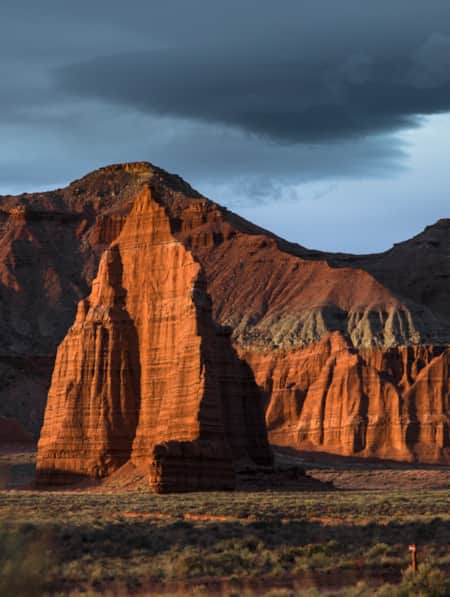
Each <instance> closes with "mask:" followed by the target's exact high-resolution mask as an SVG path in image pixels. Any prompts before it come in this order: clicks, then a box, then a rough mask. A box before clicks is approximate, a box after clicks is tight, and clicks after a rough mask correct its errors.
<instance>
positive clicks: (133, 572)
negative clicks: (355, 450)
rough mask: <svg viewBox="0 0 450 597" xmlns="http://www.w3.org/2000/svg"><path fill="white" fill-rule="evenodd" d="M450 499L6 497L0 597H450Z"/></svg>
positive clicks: (424, 495)
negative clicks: (415, 567)
mask: <svg viewBox="0 0 450 597" xmlns="http://www.w3.org/2000/svg"><path fill="white" fill-rule="evenodd" d="M449 496H450V493H449V491H448V490H442V491H439V490H434V491H422V492H421V493H412V492H395V491H385V492H374V491H372V492H341V491H338V492H330V493H301V492H296V493H287V492H286V493H284V492H276V493H275V492H274V493H271V492H260V493H207V494H187V495H168V496H167V495H166V496H155V495H150V494H148V493H116V494H101V493H86V492H85V493H81V492H80V493H77V492H32V491H2V492H0V594H1V595H30V596H31V595H44V594H51V595H54V594H60V595H70V594H74V595H77V594H85V595H91V594H98V593H102V594H106V595H127V594H130V593H136V594H141V595H146V594H147V595H150V594H151V595H158V594H161V595H163V594H164V595H186V594H188V595H236V596H237V595H244V596H245V595H270V596H271V597H285V596H286V597H287V596H291V595H315V594H318V593H323V592H329V593H330V592H331V594H335V595H374V594H380V595H398V596H403V595H404V596H406V595H450V586H449V585H448V584H447V580H446V576H448V575H449V573H450V552H449V541H450V508H449ZM410 543H416V544H417V546H418V554H419V563H423V566H422V567H421V568H420V571H419V574H418V575H416V576H415V577H412V576H411V574H410V573H407V574H406V575H404V576H403V580H402V571H404V570H405V569H406V568H407V567H408V564H409V553H408V545H409V544H410ZM400 582H401V584H398V583H400ZM358 583H359V584H358ZM392 585H395V588H394V586H392Z"/></svg>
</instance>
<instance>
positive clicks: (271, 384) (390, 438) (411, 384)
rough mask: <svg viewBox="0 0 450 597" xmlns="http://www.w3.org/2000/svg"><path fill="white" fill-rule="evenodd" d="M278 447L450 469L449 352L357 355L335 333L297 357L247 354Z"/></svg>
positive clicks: (427, 349)
mask: <svg viewBox="0 0 450 597" xmlns="http://www.w3.org/2000/svg"><path fill="white" fill-rule="evenodd" d="M241 356H243V357H244V358H246V359H247V360H248V362H249V364H250V366H251V368H252V370H253V371H254V373H255V378H256V381H257V383H258V384H259V385H260V387H261V388H262V389H263V390H264V392H265V395H266V404H267V410H266V421H267V427H268V432H269V438H270V442H271V443H272V444H273V445H278V446H285V447H291V448H296V449H298V450H302V451H319V452H328V453H331V454H340V455H344V456H360V457H371V458H383V459H392V460H407V461H416V460H418V461H420V462H430V463H431V462H434V463H437V462H440V463H448V462H450V416H449V415H450V377H449V364H450V349H449V348H448V347H433V346H424V345H421V346H401V347H397V348H392V349H388V350H383V349H374V350H359V351H358V350H356V349H355V348H354V347H352V345H351V343H350V342H349V341H348V340H346V339H345V338H344V337H343V336H342V335H341V334H340V333H338V332H335V333H333V334H331V335H328V336H326V337H324V338H323V339H322V341H321V342H319V343H317V344H313V345H311V346H308V347H306V348H303V349H299V350H296V351H275V352H267V353H265V354H264V353H260V352H255V351H248V352H245V353H244V352H243V353H242V354H241Z"/></svg>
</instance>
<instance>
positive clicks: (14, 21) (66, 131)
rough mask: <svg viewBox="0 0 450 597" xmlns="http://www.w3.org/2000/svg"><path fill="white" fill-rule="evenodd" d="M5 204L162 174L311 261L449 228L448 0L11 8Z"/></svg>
mask: <svg viewBox="0 0 450 597" xmlns="http://www.w3.org/2000/svg"><path fill="white" fill-rule="evenodd" d="M0 76H1V86H0V136H1V137H0V138H1V144H0V193H2V194H6V193H19V192H23V191H36V190H45V189H50V188H56V187H60V186H65V185H66V184H67V183H68V182H70V181H71V180H74V179H76V178H79V177H80V176H82V175H84V174H86V173H88V172H90V171H92V170H94V169H96V168H98V167H101V166H105V165H107V164H110V163H117V162H127V161H150V162H152V163H154V164H156V165H158V166H160V167H162V168H165V169H166V170H169V171H170V172H175V173H177V174H179V175H181V176H183V178H185V179H186V180H187V181H188V182H190V184H192V186H194V187H195V188H196V189H197V190H199V191H200V192H202V193H203V194H205V195H206V196H208V197H210V198H211V199H214V200H215V201H217V202H219V203H221V204H223V205H226V206H228V207H230V208H231V209H233V210H234V211H236V212H237V213H239V214H241V215H243V216H244V217H246V218H247V219H249V220H252V221H254V222H255V223H257V224H260V225H262V226H264V227H266V228H268V229H270V230H272V231H274V232H275V233H277V234H279V235H280V236H283V237H285V238H287V239H288V240H291V241H294V242H298V243H300V244H302V245H304V246H308V247H310V248H316V249H323V250H331V251H346V252H357V253H364V252H373V251H382V250H386V249H388V248H389V247H390V246H392V244H393V243H394V242H398V241H401V240H405V239H406V238H408V237H410V236H412V235H414V234H417V233H418V232H420V231H421V230H422V229H423V228H424V227H425V226H426V225H428V224H432V223H434V222H435V221H436V220H438V219H439V218H442V217H447V218H448V217H450V174H449V166H448V161H449V160H448V155H447V154H448V149H449V147H450V2H449V1H448V0H426V1H424V0H395V1H393V0H377V2H364V1H363V0H339V1H337V0H295V1H294V0H280V2H278V3H274V2H269V1H266V0H240V1H239V2H238V1H236V0H229V1H228V2H220V3H219V2H211V0H209V1H206V0H190V1H189V2H186V1H181V0H176V1H175V0H165V1H164V2H153V1H151V0H129V1H128V2H127V3H124V2H123V1H120V2H119V1H118V0H95V2H93V1H92V0H90V1H87V0H78V1H77V2H76V3H75V2H70V3H69V2H61V0H59V1H56V0H39V2H34V1H31V0H14V1H11V0H2V1H1V5H0Z"/></svg>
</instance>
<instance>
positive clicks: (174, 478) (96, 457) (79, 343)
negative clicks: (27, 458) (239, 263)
mask: <svg viewBox="0 0 450 597" xmlns="http://www.w3.org/2000/svg"><path fill="white" fill-rule="evenodd" d="M246 459H249V460H250V461H253V462H255V463H258V464H265V465H269V464H270V462H271V455H270V450H269V447H268V443H267V437H266V431H265V426H264V419H263V410H262V403H261V398H260V395H259V391H258V388H257V386H256V384H255V383H254V380H253V377H252V374H251V372H250V369H249V368H248V366H247V365H246V364H245V363H243V362H241V361H240V360H239V359H238V358H237V356H236V354H235V352H234V350H233V348H232V346H231V343H230V339H229V333H227V331H226V330H225V331H224V330H223V329H222V328H220V326H218V325H217V324H216V323H214V321H213V320H212V317H211V303H210V299H209V297H208V294H207V292H206V288H205V280H204V278H203V274H202V270H201V267H200V265H199V264H198V263H197V262H196V261H195V259H194V258H193V256H192V254H191V253H190V251H188V250H187V249H186V248H185V247H184V246H183V244H182V243H180V242H179V241H178V240H177V239H176V238H175V237H174V235H173V233H172V230H171V222H170V218H169V216H168V214H167V213H166V210H165V208H164V207H163V206H162V205H160V204H159V203H158V202H157V201H155V200H154V199H153V198H152V194H151V191H150V189H149V188H148V187H145V188H144V189H143V190H142V191H141V192H140V193H139V195H138V197H137V198H136V200H135V202H134V207H133V209H132V211H131V213H130V214H129V215H128V217H127V218H126V221H125V223H124V225H123V228H122V230H121V232H120V234H119V236H118V238H117V240H116V241H115V242H113V243H112V244H111V246H110V247H109V248H108V249H107V250H106V251H105V252H104V253H103V256H102V259H101V262H100V267H99V272H98V275H97V278H96V279H95V280H94V282H93V286H92V292H91V294H90V296H89V297H88V298H87V299H85V300H83V301H81V302H80V304H79V306H78V311H77V316H76V320H75V323H74V325H73V326H72V327H71V329H70V330H69V333H68V334H67V336H66V338H65V339H64V341H63V342H62V344H61V345H60V347H59V349H58V353H57V357H56V363H55V369H54V373H53V377H52V383H51V387H50V391H49V396H48V403H47V409H46V414H45V420H44V426H43V429H42V433H41V438H40V441H39V451H38V461H37V470H38V474H39V478H40V479H41V481H44V482H45V481H49V480H55V479H56V480H57V479H58V478H59V479H60V480H61V481H63V482H64V481H65V480H67V479H68V478H69V477H70V475H71V474H76V475H85V476H89V477H102V476H105V475H108V474H109V473H111V472H112V471H114V470H115V469H117V468H119V467H120V466H122V465H123V464H125V463H126V462H127V461H129V460H131V461H132V462H133V463H134V464H135V465H137V466H141V467H142V466H144V467H147V468H148V474H149V482H150V486H151V488H152V489H153V490H155V491H183V490H195V489H197V490H200V489H230V488H232V487H233V484H234V469H233V465H234V464H235V463H237V462H238V461H240V460H246Z"/></svg>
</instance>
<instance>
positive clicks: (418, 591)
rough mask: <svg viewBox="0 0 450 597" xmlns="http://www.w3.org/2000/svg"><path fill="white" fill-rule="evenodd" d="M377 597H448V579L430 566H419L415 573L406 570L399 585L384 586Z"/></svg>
mask: <svg viewBox="0 0 450 597" xmlns="http://www.w3.org/2000/svg"><path fill="white" fill-rule="evenodd" d="M377 596H378V597H450V579H449V578H447V576H446V575H445V574H444V572H442V570H439V568H436V567H435V566H433V565H432V564H420V566H419V567H418V570H417V572H416V573H414V572H413V571H412V570H411V568H408V569H407V570H406V571H405V572H404V574H403V577H402V581H401V583H400V584H399V585H397V586H393V585H385V586H384V587H382V588H381V589H380V590H379V591H378V592H377Z"/></svg>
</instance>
